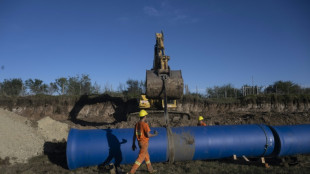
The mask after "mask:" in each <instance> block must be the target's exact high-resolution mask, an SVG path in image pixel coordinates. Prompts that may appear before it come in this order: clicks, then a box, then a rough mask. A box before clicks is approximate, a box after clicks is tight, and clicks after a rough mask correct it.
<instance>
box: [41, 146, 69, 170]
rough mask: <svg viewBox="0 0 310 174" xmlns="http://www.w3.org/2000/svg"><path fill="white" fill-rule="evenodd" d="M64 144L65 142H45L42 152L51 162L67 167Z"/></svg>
mask: <svg viewBox="0 0 310 174" xmlns="http://www.w3.org/2000/svg"><path fill="white" fill-rule="evenodd" d="M66 146H67V142H55V143H54V142H45V143H44V154H45V155H47V156H48V159H49V160H50V162H51V163H53V164H56V165H58V166H61V167H62V168H64V169H68V165H67V156H66Z"/></svg>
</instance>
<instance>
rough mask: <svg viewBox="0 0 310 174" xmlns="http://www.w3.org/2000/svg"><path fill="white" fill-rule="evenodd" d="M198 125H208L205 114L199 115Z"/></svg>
mask: <svg viewBox="0 0 310 174" xmlns="http://www.w3.org/2000/svg"><path fill="white" fill-rule="evenodd" d="M197 125H198V126H207V124H206V123H205V122H204V121H203V116H199V118H198V124H197Z"/></svg>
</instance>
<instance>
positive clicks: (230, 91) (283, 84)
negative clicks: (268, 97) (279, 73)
mask: <svg viewBox="0 0 310 174" xmlns="http://www.w3.org/2000/svg"><path fill="white" fill-rule="evenodd" d="M258 94H278V95H291V94H295V95H300V94H306V95H310V88H302V87H301V86H300V85H298V84H295V83H293V82H291V81H276V82H274V83H273V84H272V85H269V86H267V87H265V88H264V87H262V86H261V87H259V86H250V85H244V86H243V87H242V88H241V89H238V88H234V87H233V86H232V85H231V84H228V85H223V86H214V87H213V88H207V89H206V97H207V98H240V97H244V96H246V95H258Z"/></svg>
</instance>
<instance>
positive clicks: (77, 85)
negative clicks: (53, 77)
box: [67, 74, 91, 95]
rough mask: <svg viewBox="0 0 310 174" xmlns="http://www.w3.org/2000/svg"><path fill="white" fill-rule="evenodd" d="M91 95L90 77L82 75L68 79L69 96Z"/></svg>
mask: <svg viewBox="0 0 310 174" xmlns="http://www.w3.org/2000/svg"><path fill="white" fill-rule="evenodd" d="M90 93H91V80H90V78H89V76H88V75H84V74H82V76H81V77H80V76H79V75H77V76H75V77H69V79H68V91H67V94H69V95H82V94H90Z"/></svg>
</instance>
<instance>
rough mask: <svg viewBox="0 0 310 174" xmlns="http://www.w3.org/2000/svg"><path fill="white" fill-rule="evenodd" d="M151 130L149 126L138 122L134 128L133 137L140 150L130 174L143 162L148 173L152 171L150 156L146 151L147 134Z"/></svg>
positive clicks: (147, 145)
mask: <svg viewBox="0 0 310 174" xmlns="http://www.w3.org/2000/svg"><path fill="white" fill-rule="evenodd" d="M150 131H151V129H150V127H149V125H148V124H147V123H145V122H143V121H139V122H138V123H137V124H136V126H135V135H136V137H137V140H138V145H139V148H140V151H139V156H138V158H137V159H136V161H135V164H134V165H133V166H132V168H131V170H130V173H135V172H136V170H137V169H138V168H139V166H140V165H141V164H142V162H143V161H144V160H145V163H146V166H147V169H148V171H153V168H152V165H151V161H150V155H149V152H148V151H147V149H148V147H149V137H147V133H148V132H150Z"/></svg>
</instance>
